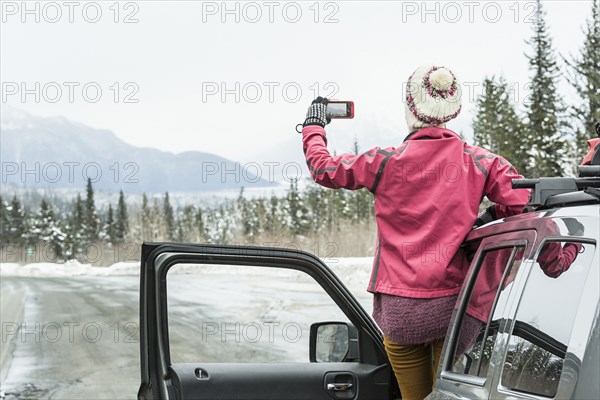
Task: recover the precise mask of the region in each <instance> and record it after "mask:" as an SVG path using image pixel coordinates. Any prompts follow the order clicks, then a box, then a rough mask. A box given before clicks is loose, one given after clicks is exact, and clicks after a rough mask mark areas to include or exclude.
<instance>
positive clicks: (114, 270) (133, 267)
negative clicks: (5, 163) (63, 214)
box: [0, 257, 373, 288]
mask: <svg viewBox="0 0 600 400" xmlns="http://www.w3.org/2000/svg"><path fill="white" fill-rule="evenodd" d="M372 260H373V259H372V258H371V257H348V258H337V259H331V260H327V261H328V262H327V264H328V266H329V267H330V268H331V269H332V270H333V271H334V272H335V274H336V275H338V276H339V277H340V278H342V280H343V281H344V283H345V284H346V285H347V286H353V287H356V286H359V287H362V288H366V286H367V283H368V280H369V275H370V273H371V263H372ZM245 272H246V271H245V270H244V269H243V267H242V268H240V269H237V268H235V269H234V268H222V267H220V266H218V265H209V266H207V265H196V264H181V265H177V266H176V267H174V270H172V271H171V273H175V274H206V273H218V274H227V273H235V274H244V273H245ZM247 272H248V273H255V272H251V271H250V270H247ZM139 273H140V263H139V262H119V263H116V264H113V265H111V266H110V267H94V266H92V265H90V264H81V263H79V262H77V261H68V262H66V263H64V264H56V263H34V264H26V265H20V264H16V263H0V276H23V277H40V278H52V277H58V278H60V277H70V276H123V275H132V276H135V275H139ZM265 274H268V275H269V276H276V275H277V272H275V271H273V270H272V269H268V268H265Z"/></svg>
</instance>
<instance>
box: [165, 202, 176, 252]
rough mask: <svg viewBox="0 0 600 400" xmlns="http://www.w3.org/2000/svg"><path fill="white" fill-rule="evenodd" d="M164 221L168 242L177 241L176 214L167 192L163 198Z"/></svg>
mask: <svg viewBox="0 0 600 400" xmlns="http://www.w3.org/2000/svg"><path fill="white" fill-rule="evenodd" d="M163 221H164V224H165V225H164V228H165V236H166V238H167V240H175V239H176V233H177V232H176V229H175V214H174V212H173V207H172V206H171V202H170V201H169V192H166V193H165V197H164V198H163Z"/></svg>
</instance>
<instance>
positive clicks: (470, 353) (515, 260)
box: [452, 247, 524, 377]
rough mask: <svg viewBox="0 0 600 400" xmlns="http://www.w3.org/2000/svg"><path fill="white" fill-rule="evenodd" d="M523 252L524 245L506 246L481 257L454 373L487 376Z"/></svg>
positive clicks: (464, 322)
mask: <svg viewBox="0 0 600 400" xmlns="http://www.w3.org/2000/svg"><path fill="white" fill-rule="evenodd" d="M523 252H524V247H508V248H503V249H497V250H492V251H487V252H484V253H483V254H482V256H481V257H480V260H481V261H479V263H478V266H477V267H476V268H475V270H474V273H475V274H476V275H475V276H476V277H475V284H474V286H473V290H472V291H471V293H470V296H469V302H468V307H467V313H466V314H465V315H464V316H463V321H462V324H461V327H460V330H459V335H458V342H457V343H458V344H457V347H456V352H455V357H454V359H455V363H454V365H453V367H452V371H453V372H455V373H459V374H466V375H474V376H481V377H485V376H486V375H487V370H488V366H489V363H490V358H491V354H492V350H493V345H494V342H495V339H496V335H497V333H498V329H499V327H500V322H501V315H502V312H503V310H504V307H505V305H506V303H507V300H508V298H509V296H510V292H511V290H512V288H513V283H514V279H515V276H516V274H517V272H518V270H519V268H520V265H521V262H522V261H523Z"/></svg>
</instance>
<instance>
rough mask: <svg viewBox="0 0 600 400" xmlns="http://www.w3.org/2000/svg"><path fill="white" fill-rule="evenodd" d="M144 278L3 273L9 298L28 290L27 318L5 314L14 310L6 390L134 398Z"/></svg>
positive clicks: (5, 328)
mask: <svg viewBox="0 0 600 400" xmlns="http://www.w3.org/2000/svg"><path fill="white" fill-rule="evenodd" d="M138 285H139V278H138V277H133V276H127V277H107V278H98V277H93V278H90V277H86V278H68V279H66V278H53V279H46V278H44V279H41V278H7V277H3V278H2V280H1V285H0V292H1V299H0V300H1V303H2V304H4V303H5V302H6V303H8V299H9V298H10V297H11V296H13V295H16V294H18V293H23V292H24V293H25V302H24V310H23V318H22V321H23V322H22V325H21V324H19V322H20V321H13V320H5V317H4V315H7V317H8V318H10V316H9V314H10V313H5V312H3V313H2V318H1V319H2V342H1V345H2V346H3V347H5V346H10V347H11V349H10V350H11V353H12V354H11V357H9V359H8V360H5V364H7V365H3V373H2V375H3V380H2V384H1V390H2V392H4V395H5V397H6V398H7V399H11V398H19V399H39V398H57V399H58V398H61V399H86V398H87V399H92V398H95V399H125V398H127V399H131V398H135V396H136V392H137V387H138V385H139V376H140V370H139V343H138V331H137V321H138V301H139V299H138V289H137V288H138ZM19 325H20V326H19ZM17 326H18V327H19V328H20V329H19V330H16V329H15V328H16V327H17ZM4 375H6V376H5V377H4Z"/></svg>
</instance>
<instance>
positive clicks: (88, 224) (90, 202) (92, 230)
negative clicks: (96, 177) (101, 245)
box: [85, 178, 100, 244]
mask: <svg viewBox="0 0 600 400" xmlns="http://www.w3.org/2000/svg"><path fill="white" fill-rule="evenodd" d="M99 233H100V218H98V212H97V211H96V205H95V204H94V188H93V187H92V180H91V178H88V180H87V187H86V197H85V239H86V242H87V243H88V244H91V243H93V242H95V241H96V240H97V239H98V236H99Z"/></svg>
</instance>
